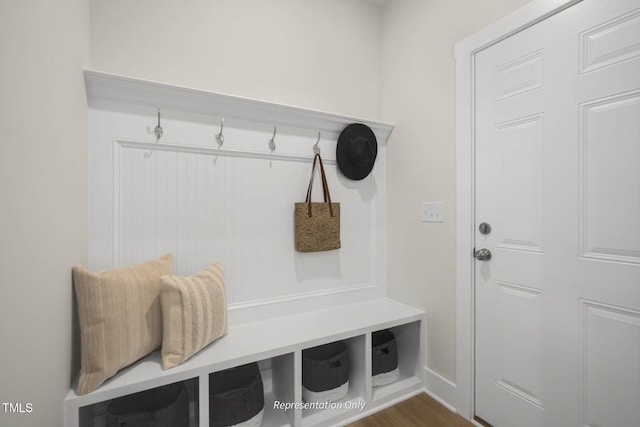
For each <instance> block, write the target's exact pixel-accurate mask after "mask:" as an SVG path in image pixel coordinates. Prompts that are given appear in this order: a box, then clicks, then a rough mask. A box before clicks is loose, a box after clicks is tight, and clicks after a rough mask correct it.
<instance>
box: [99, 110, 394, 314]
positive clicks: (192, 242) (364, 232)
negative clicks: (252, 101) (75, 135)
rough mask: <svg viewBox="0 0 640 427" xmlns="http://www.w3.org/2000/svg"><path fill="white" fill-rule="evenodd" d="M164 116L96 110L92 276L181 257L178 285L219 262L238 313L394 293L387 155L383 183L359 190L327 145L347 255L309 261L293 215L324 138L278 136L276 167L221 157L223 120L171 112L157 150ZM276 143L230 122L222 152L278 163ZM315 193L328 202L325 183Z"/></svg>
mask: <svg viewBox="0 0 640 427" xmlns="http://www.w3.org/2000/svg"><path fill="white" fill-rule="evenodd" d="M154 113H155V111H153V110H150V111H149V115H148V116H143V115H139V114H135V113H131V112H118V111H111V110H108V109H96V108H93V109H90V123H91V134H90V152H91V156H90V157H91V170H90V187H91V195H90V199H91V201H90V219H91V224H90V228H91V230H90V246H91V253H90V268H92V269H94V270H99V269H105V268H111V267H114V266H120V265H127V264H131V263H136V262H141V261H144V260H147V259H150V258H153V257H156V256H160V255H162V254H164V253H166V252H173V253H174V254H175V258H176V263H175V268H176V273H177V274H181V275H189V274H192V273H195V272H197V271H198V270H199V269H201V268H202V267H204V266H205V265H207V264H208V263H210V262H213V261H216V260H220V261H222V262H223V264H224V269H225V276H226V284H227V292H228V298H229V303H230V307H231V308H232V309H233V308H234V307H244V306H251V305H256V304H257V305H260V304H268V303H270V302H278V301H283V300H296V299H298V298H307V297H314V296H320V295H333V294H341V293H344V292H356V293H357V292H360V291H362V290H369V291H373V292H375V293H377V294H380V293H384V291H385V287H384V284H385V282H384V276H382V277H381V274H380V273H381V272H384V254H385V246H384V242H385V239H386V227H385V222H384V203H385V200H384V188H385V187H384V151H385V150H384V145H383V144H379V158H378V161H377V163H376V166H375V168H374V172H373V173H372V174H371V175H369V176H368V177H367V178H365V179H364V180H362V181H351V180H348V179H346V178H345V177H343V176H342V174H341V173H340V172H339V171H338V169H337V166H336V165H335V144H336V140H335V137H333V138H329V137H322V139H321V142H320V147H321V149H322V155H323V159H325V169H326V172H327V176H328V181H329V183H330V188H331V193H332V199H333V200H334V201H336V202H340V204H341V240H342V248H341V249H339V250H336V251H328V252H322V253H306V254H304V253H298V252H295V250H294V236H293V209H294V203H295V202H297V201H303V198H304V196H305V194H306V188H307V184H308V180H309V175H310V172H311V163H310V160H311V159H312V157H313V152H312V146H313V144H314V143H315V141H316V139H317V132H315V131H313V130H309V131H308V132H306V134H305V133H304V132H300V131H297V132H294V133H285V132H286V130H285V132H280V131H279V132H278V134H277V135H276V142H277V148H276V152H275V156H274V157H273V159H270V158H268V157H267V158H250V157H236V156H235V155H233V153H232V154H231V155H224V156H223V155H219V152H218V151H217V144H216V143H215V134H216V133H217V132H218V131H219V124H217V123H216V121H215V120H211V122H210V123H202V122H198V121H187V120H184V119H183V118H182V117H179V118H172V117H171V116H172V115H171V112H170V111H169V112H164V113H163V120H162V125H163V128H164V130H165V133H164V136H163V138H162V140H161V141H160V142H159V144H158V145H155V144H154V137H153V135H152V132H153V127H154V125H155V118H154ZM229 122H231V124H229ZM272 132H273V128H272V127H271V126H265V127H263V128H262V129H260V128H256V127H253V128H243V127H242V126H240V125H238V126H233V121H225V128H224V133H225V143H224V145H223V150H227V151H232V150H240V151H243V150H244V151H254V152H262V153H269V151H268V147H267V143H268V140H269V139H270V138H271V137H272ZM227 154H228V153H227ZM279 155H283V156H287V155H291V156H304V157H305V158H307V159H308V161H306V162H304V161H299V160H298V159H295V158H294V159H292V160H286V159H284V160H283V159H280V158H278V157H277V156H279ZM332 162H333V163H334V164H331V163H332ZM314 188H315V192H314V195H315V196H314V200H316V201H318V200H320V198H321V183H320V180H319V179H316V181H315V185H314ZM381 260H382V263H381Z"/></svg>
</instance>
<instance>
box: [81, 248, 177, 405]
mask: <svg viewBox="0 0 640 427" xmlns="http://www.w3.org/2000/svg"><path fill="white" fill-rule="evenodd" d="M172 272H173V255H172V254H167V255H166V256H164V257H162V258H159V259H156V260H153V261H149V262H145V263H142V264H136V265H131V266H128V267H122V268H116V269H112V270H105V271H101V272H98V273H91V272H89V271H87V269H86V268H84V267H81V266H77V267H74V268H73V282H74V287H75V291H76V298H77V300H78V318H79V323H80V346H81V358H80V364H81V368H80V380H79V382H78V389H77V393H78V394H79V395H82V394H86V393H89V392H91V391H93V390H95V389H96V388H97V387H98V386H99V385H100V384H102V383H103V382H104V381H105V380H106V379H108V378H110V377H112V376H113V375H115V373H116V372H118V370H120V369H122V368H124V367H125V366H127V365H130V364H131V363H133V362H135V361H136V360H138V359H140V358H142V357H144V356H146V355H147V354H149V353H151V352H153V351H154V350H156V349H158V348H159V347H160V344H161V340H162V317H161V312H160V289H161V287H160V277H162V276H165V275H167V274H171V273H172Z"/></svg>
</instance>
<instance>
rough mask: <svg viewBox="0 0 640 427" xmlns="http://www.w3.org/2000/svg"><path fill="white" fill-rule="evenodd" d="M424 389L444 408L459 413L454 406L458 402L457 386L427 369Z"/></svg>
mask: <svg viewBox="0 0 640 427" xmlns="http://www.w3.org/2000/svg"><path fill="white" fill-rule="evenodd" d="M424 388H425V391H426V393H427V394H428V395H429V396H431V397H432V398H434V399H435V400H436V401H437V402H438V403H440V404H441V405H442V406H444V407H445V408H447V409H448V410H450V411H451V412H455V413H457V412H458V411H457V410H456V407H455V405H454V402H455V401H456V385H455V384H454V383H452V382H451V381H449V380H448V379H446V378H444V377H443V376H442V375H440V374H438V373H436V372H434V371H432V370H431V369H429V368H426V367H425V368H424Z"/></svg>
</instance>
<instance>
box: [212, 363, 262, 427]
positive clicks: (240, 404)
mask: <svg viewBox="0 0 640 427" xmlns="http://www.w3.org/2000/svg"><path fill="white" fill-rule="evenodd" d="M263 408H264V390H263V386H262V376H261V375H260V368H259V367H258V364H257V363H249V364H247V365H242V366H238V367H235V368H231V369H227V370H224V371H220V372H215V373H213V374H211V375H210V377H209V425H210V426H211V427H226V426H232V425H235V424H240V423H242V422H244V421H247V420H250V419H251V418H253V417H255V416H256V415H258V414H259V413H260V411H262V409H263Z"/></svg>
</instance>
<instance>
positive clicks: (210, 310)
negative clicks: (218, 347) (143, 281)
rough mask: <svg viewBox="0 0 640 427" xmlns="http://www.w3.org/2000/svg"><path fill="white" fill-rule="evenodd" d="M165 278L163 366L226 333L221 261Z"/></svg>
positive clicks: (192, 352) (170, 364) (181, 359)
mask: <svg viewBox="0 0 640 427" xmlns="http://www.w3.org/2000/svg"><path fill="white" fill-rule="evenodd" d="M161 281H162V297H161V300H162V367H163V368H164V369H169V368H173V367H174V366H178V365H179V364H181V363H182V362H184V361H185V360H187V359H189V358H190V357H191V356H193V355H194V354H196V353H197V352H198V351H200V350H202V349H203V348H204V347H206V346H207V345H209V344H210V343H212V342H213V341H215V340H217V339H218V338H220V337H222V336H223V335H225V334H226V333H227V297H226V293H225V288H224V276H223V273H222V264H221V263H220V262H216V263H214V264H211V265H209V266H208V267H207V268H205V269H204V270H202V271H200V272H199V273H197V274H195V275H194V276H191V277H180V276H164V277H162V279H161Z"/></svg>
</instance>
